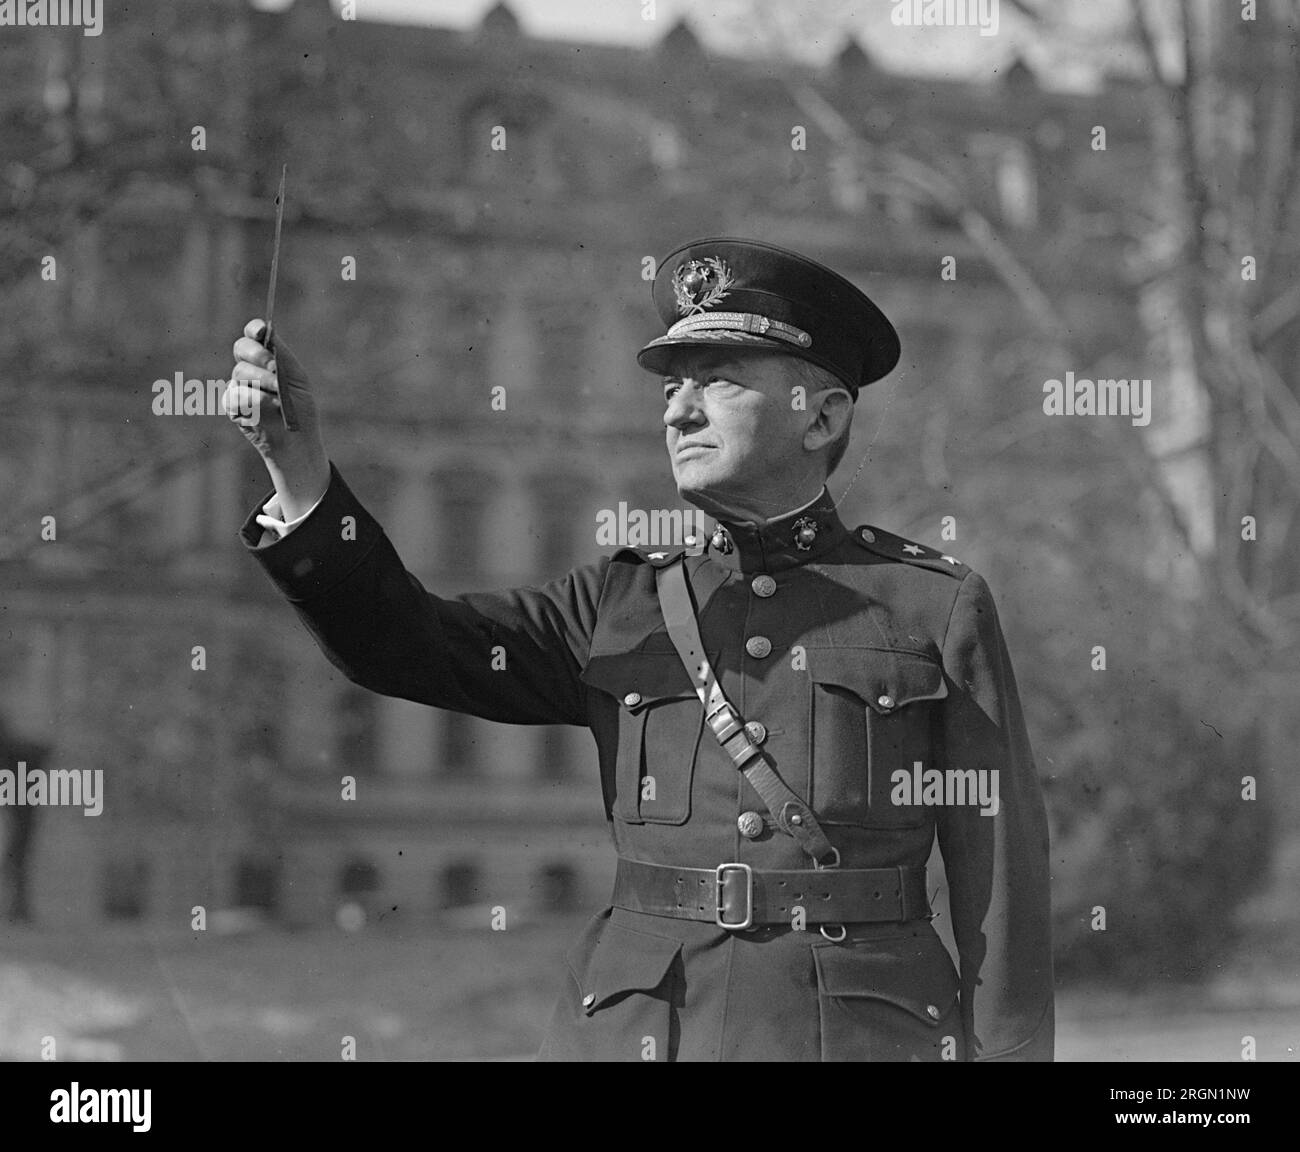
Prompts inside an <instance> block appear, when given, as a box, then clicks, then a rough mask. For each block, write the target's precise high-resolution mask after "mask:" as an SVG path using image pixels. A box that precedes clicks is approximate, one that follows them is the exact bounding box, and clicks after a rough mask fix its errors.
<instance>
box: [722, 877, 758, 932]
mask: <svg viewBox="0 0 1300 1152" xmlns="http://www.w3.org/2000/svg"><path fill="white" fill-rule="evenodd" d="M728 871H737V872H743V873H744V876H745V918H744V920H743V921H741V922H740V923H728V922H727V921H726V920H724V919H723V918H722V916H723V911H724V909H723V903H722V889H723V885H724V884H725V883H726V879H727V872H728ZM713 877H714V889H715V893H714V906H715V907H714V912H713V921H714V923H715V924H717V926H718V927H719V928H725V929H727V931H728V932H743V931H744V930H745V929H746V928H749V927H751V926H752V925H753V923H754V870H753V869H752V868H751V867H750V866H749V865H748V864H741V863H739V862H737V861H734V860H733V861H729V862H728V863H726V864H719V865H718V866H717V867H716V868H715V869H714V870H713Z"/></svg>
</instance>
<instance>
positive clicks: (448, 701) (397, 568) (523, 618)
mask: <svg viewBox="0 0 1300 1152" xmlns="http://www.w3.org/2000/svg"><path fill="white" fill-rule="evenodd" d="M260 507H261V506H260V505H259V508H258V509H255V510H254V512H253V513H252V514H250V515H249V517H248V519H247V520H246V521H245V523H244V526H243V527H242V528H241V529H240V536H241V538H242V540H243V543H244V546H245V547H246V548H248V550H249V551H250V552H251V553H252V555H253V556H254V557H255V558H256V559H257V560H258V562H259V563H260V564H261V565H262V568H263V570H264V571H265V572H266V574H267V575H268V576H269V577H270V579H271V581H272V582H273V583H274V584H275V585H276V587H278V588H279V589H280V591H281V592H283V593H284V595H285V596H286V597H287V598H288V600H289V602H290V603H291V604H292V605H293V607H294V610H295V611H296V612H297V613H298V616H299V618H300V619H301V620H302V622H303V623H304V624H305V625H306V626H307V630H308V631H309V632H310V633H311V634H312V636H313V637H314V638H315V640H316V643H317V644H318V645H320V648H321V651H322V652H324V653H325V656H326V657H327V658H328V659H329V661H330V663H332V664H333V665H334V666H335V667H336V668H338V669H339V671H341V672H342V673H343V674H344V675H345V676H347V678H348V679H349V680H351V681H352V682H353V683H355V684H359V685H361V686H362V687H363V688H369V689H370V690H371V691H373V692H379V693H381V694H383V695H385V696H399V697H401V698H403V699H406V700H414V701H416V702H417V703H420V704H431V705H434V706H436V707H439V708H449V709H452V710H453V711H456V712H466V713H469V714H470V715H473V716H480V717H482V718H483V719H485V720H496V721H500V722H502V723H506V724H580V725H582V724H586V723H587V715H586V704H585V690H584V686H583V684H582V683H581V681H580V679H579V674H580V673H581V670H582V668H583V666H584V665H585V663H586V660H587V656H588V650H589V648H590V642H591V635H592V632H593V630H594V628H595V619H596V605H597V602H598V600H599V596H600V589H601V586H602V584H603V581H604V574H605V571H606V568H607V567H608V563H609V562H608V560H603V561H601V562H600V563H599V564H593V565H589V566H587V567H584V568H579V569H576V570H575V571H573V572H571V573H570V574H569V575H568V576H566V577H565V578H563V579H561V580H557V581H554V582H553V583H550V584H546V585H544V586H542V587H538V588H517V589H511V590H509V591H504V592H488V593H475V594H469V595H464V596H457V597H454V598H448V599H444V598H440V597H438V596H434V595H433V594H431V593H429V592H427V591H425V589H424V588H423V587H422V586H421V584H420V582H419V581H418V580H417V579H416V578H415V577H414V576H412V575H411V574H410V573H409V572H408V571H407V570H406V568H405V567H404V565H403V564H402V562H401V560H400V559H399V558H398V556H397V552H396V551H395V550H394V548H393V545H392V543H391V542H390V541H389V539H388V537H387V536H386V535H385V534H384V530H383V528H381V527H380V525H379V523H378V522H377V521H376V520H375V519H374V517H372V516H371V515H370V513H369V512H367V511H366V509H365V508H364V507H363V506H362V504H361V503H360V501H358V500H357V498H356V497H355V496H354V495H353V494H352V491H351V490H350V489H349V488H348V486H347V484H346V483H344V481H343V478H342V476H340V475H339V473H338V470H337V469H336V468H335V467H334V466H333V464H331V465H330V482H329V488H328V489H327V490H326V492H325V495H324V496H323V497H322V498H321V500H320V502H319V503H318V504H317V506H316V507H315V508H314V509H313V510H312V511H311V512H310V513H309V514H308V515H307V516H306V517H305V518H304V519H303V520H302V521H301V523H299V524H297V526H296V527H295V529H294V531H293V532H292V533H291V534H289V535H286V536H284V537H283V538H280V539H278V540H277V539H275V538H274V536H273V535H272V534H271V533H269V532H267V533H265V534H264V533H263V526H262V525H260V524H259V523H258V522H257V517H258V514H259V510H260Z"/></svg>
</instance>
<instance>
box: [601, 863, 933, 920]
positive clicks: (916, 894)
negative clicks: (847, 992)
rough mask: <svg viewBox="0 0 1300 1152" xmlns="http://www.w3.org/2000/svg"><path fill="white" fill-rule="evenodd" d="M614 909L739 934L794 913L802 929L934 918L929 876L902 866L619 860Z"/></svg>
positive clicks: (914, 868) (918, 869)
mask: <svg viewBox="0 0 1300 1152" xmlns="http://www.w3.org/2000/svg"><path fill="white" fill-rule="evenodd" d="M610 902H611V903H612V904H613V905H614V906H615V907H616V908H626V909H627V910H628V911H630V912H646V913H649V914H650V915H652V916H672V917H674V918H676V919H678V920H705V921H711V922H712V923H714V924H717V925H718V927H720V928H731V929H734V930H736V931H740V930H741V929H744V928H749V927H753V926H759V925H770V924H784V925H787V926H788V925H790V924H791V923H792V922H793V920H794V918H795V916H796V912H795V909H796V908H802V909H803V910H804V923H805V924H870V923H880V922H887V921H893V920H919V919H922V918H924V917H927V916H929V915H930V902H929V900H928V899H927V898H926V894H925V869H924V868H916V867H902V866H900V867H897V868H822V869H817V870H815V871H814V870H803V871H799V872H779V871H766V870H756V869H753V868H751V867H750V866H749V865H748V864H737V863H727V864H719V865H718V866H717V867H716V868H672V867H669V866H667V865H664V864H645V863H642V862H641V861H639V860H624V859H622V858H621V857H620V858H619V861H618V871H617V873H615V876H614V895H613V897H612V899H611V901H610Z"/></svg>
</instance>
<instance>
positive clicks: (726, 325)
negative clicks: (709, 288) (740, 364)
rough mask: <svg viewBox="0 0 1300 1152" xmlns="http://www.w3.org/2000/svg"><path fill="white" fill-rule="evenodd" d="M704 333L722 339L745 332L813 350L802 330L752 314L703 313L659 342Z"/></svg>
mask: <svg viewBox="0 0 1300 1152" xmlns="http://www.w3.org/2000/svg"><path fill="white" fill-rule="evenodd" d="M704 332H707V333H709V334H710V335H716V336H720V337H722V338H723V339H724V340H725V339H726V338H727V335H726V334H729V333H731V332H746V333H749V334H750V335H753V336H768V337H772V338H775V339H777V340H784V341H785V342H786V343H787V344H797V345H798V346H799V347H800V348H811V347H812V337H811V336H809V335H808V333H807V332H805V331H804V330H803V329H802V328H796V327H795V326H794V325H793V324H784V323H782V322H781V321H780V320H770V319H768V317H766V316H759V315H757V314H756V313H754V312H704V313H701V314H700V315H699V316H687V317H686V319H684V320H678V321H677V323H676V324H674V325H673V326H672V327H671V328H669V329H668V331H667V333H666V334H665V335H664V336H663V337H661V339H672V338H673V337H674V336H686V335H691V334H694V333H704Z"/></svg>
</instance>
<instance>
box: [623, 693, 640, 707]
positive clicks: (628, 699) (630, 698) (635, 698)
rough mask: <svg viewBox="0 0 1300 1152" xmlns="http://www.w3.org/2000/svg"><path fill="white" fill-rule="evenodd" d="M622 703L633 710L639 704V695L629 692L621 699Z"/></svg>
mask: <svg viewBox="0 0 1300 1152" xmlns="http://www.w3.org/2000/svg"><path fill="white" fill-rule="evenodd" d="M623 703H624V704H626V705H627V706H628V707H629V708H635V707H636V706H637V705H638V704H640V703H641V693H640V692H629V693H628V694H627V695H626V696H624V697H623Z"/></svg>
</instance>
